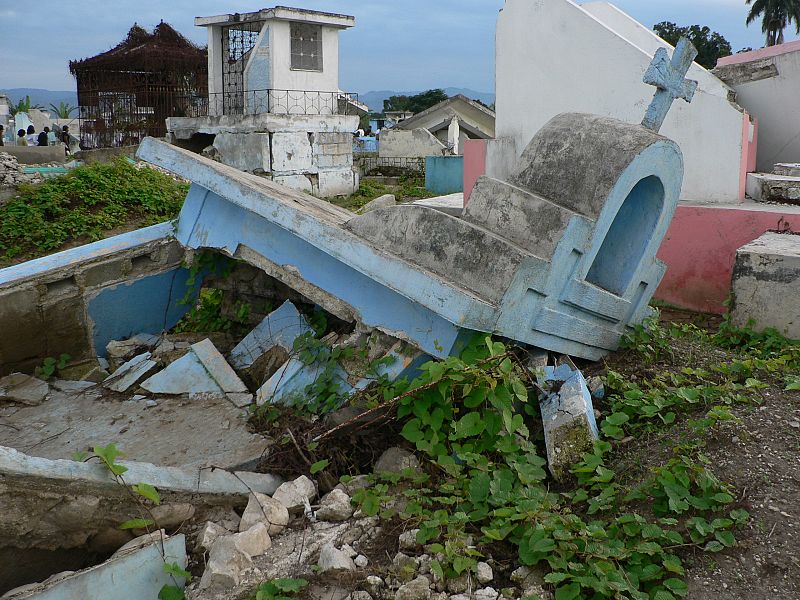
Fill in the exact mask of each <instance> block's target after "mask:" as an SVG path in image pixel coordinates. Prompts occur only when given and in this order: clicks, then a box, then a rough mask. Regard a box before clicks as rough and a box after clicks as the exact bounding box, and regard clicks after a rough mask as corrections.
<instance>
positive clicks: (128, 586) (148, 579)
mask: <svg viewBox="0 0 800 600" xmlns="http://www.w3.org/2000/svg"><path fill="white" fill-rule="evenodd" d="M162 552H163V556H162ZM188 562H189V561H188V557H187V555H186V537H185V536H184V535H183V534H179V535H174V536H171V537H169V538H167V539H166V540H164V542H163V546H162V544H161V543H156V544H150V545H149V546H145V547H144V548H140V549H139V550H136V551H134V552H130V553H124V554H120V555H119V556H116V557H113V558H111V559H110V560H108V561H106V562H104V563H102V564H99V565H97V566H94V567H90V568H88V569H84V570H82V571H77V572H75V573H71V574H69V575H67V576H66V577H63V578H61V577H59V578H57V579H56V580H54V581H52V582H43V583H42V584H40V585H38V586H25V588H26V589H25V590H20V591H19V592H18V593H13V590H12V593H10V594H9V595H8V600H78V599H79V598H80V599H81V600H94V599H97V598H107V597H109V596H113V597H114V598H115V600H142V599H143V598H158V597H159V592H160V591H161V588H163V587H164V586H178V587H181V588H183V586H184V585H185V583H186V582H185V580H184V579H183V578H182V577H172V576H170V575H168V574H167V573H165V572H164V564H165V563H167V564H171V563H177V564H178V565H179V566H180V567H181V568H182V569H185V568H186V566H187V564H188ZM112 590H113V591H112ZM3 598H6V596H3Z"/></svg>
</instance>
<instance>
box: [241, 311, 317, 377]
mask: <svg viewBox="0 0 800 600" xmlns="http://www.w3.org/2000/svg"><path fill="white" fill-rule="evenodd" d="M312 331H313V329H311V326H310V325H309V324H308V321H306V318H305V317H304V316H303V315H301V314H300V313H299V312H298V310H297V308H296V307H295V305H294V304H292V303H291V302H290V301H289V300H287V301H286V302H284V303H283V304H281V306H280V307H279V308H277V309H276V310H274V311H272V312H271V313H270V314H269V315H267V316H266V317H265V318H264V320H263V321H261V323H259V324H258V325H257V326H256V327H255V329H253V330H252V331H251V332H250V333H248V334H247V335H246V336H245V338H244V339H243V340H242V341H241V342H239V344H237V346H236V347H235V348H234V349H233V350H232V351H231V357H230V360H231V365H233V366H234V367H235V368H237V369H246V368H248V367H250V366H252V365H253V363H254V362H256V361H257V360H258V359H259V358H261V357H262V356H263V355H264V354H266V353H267V352H268V351H270V350H271V349H272V348H274V347H275V346H281V347H282V348H283V349H284V350H286V352H291V351H292V350H293V348H294V342H295V340H296V339H297V338H298V337H300V336H301V335H304V334H306V333H311V332H312Z"/></svg>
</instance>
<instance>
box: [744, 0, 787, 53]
mask: <svg viewBox="0 0 800 600" xmlns="http://www.w3.org/2000/svg"><path fill="white" fill-rule="evenodd" d="M745 4H747V5H748V6H750V12H749V13H748V14H747V21H746V23H747V24H748V25H750V23H753V22H755V21H757V20H758V19H759V18H761V31H762V32H763V33H765V34H766V36H767V46H776V45H778V44H782V43H783V30H784V29H786V28H787V27H788V26H789V25H791V24H792V22H794V24H795V29H796V32H797V33H800V0H745Z"/></svg>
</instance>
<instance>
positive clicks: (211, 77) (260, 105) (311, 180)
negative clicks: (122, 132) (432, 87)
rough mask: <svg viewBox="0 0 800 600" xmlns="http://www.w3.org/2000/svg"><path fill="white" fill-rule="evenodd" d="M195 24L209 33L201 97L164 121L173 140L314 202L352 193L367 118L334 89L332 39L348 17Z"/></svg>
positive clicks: (284, 10) (246, 18)
mask: <svg viewBox="0 0 800 600" xmlns="http://www.w3.org/2000/svg"><path fill="white" fill-rule="evenodd" d="M195 25H197V26H199V27H205V28H206V29H207V30H208V95H207V97H203V96H199V97H197V98H188V99H185V101H184V102H183V103H182V105H183V106H185V107H186V108H185V113H186V114H185V116H180V117H171V118H169V119H167V131H168V136H169V138H170V139H171V141H172V142H173V143H175V144H178V145H181V146H186V147H190V148H192V149H194V150H196V151H201V150H203V151H205V153H206V154H207V155H211V156H214V157H215V158H217V159H218V160H220V161H221V162H223V163H225V164H228V165H230V166H234V167H237V168H239V169H242V170H244V171H250V172H255V173H259V174H264V175H267V176H270V177H272V179H274V180H275V181H277V182H279V183H282V184H285V185H289V186H291V187H294V188H297V189H303V190H306V191H309V192H312V193H314V194H317V195H320V196H335V195H340V194H349V193H352V192H353V191H354V190H355V189H356V188H357V187H358V176H357V174H356V172H355V171H354V170H353V156H352V137H353V132H355V131H356V130H357V129H358V122H359V117H360V116H361V115H363V114H365V113H366V112H367V110H368V109H367V107H366V106H364V105H362V104H360V103H359V102H358V96H357V95H356V94H351V93H347V92H343V91H341V90H340V89H339V33H340V32H341V31H343V30H345V29H347V28H349V27H353V26H354V25H355V18H354V17H352V16H349V15H340V14H334V13H325V12H320V11H314V10H304V9H299V8H289V7H285V6H277V7H274V8H268V9H263V10H260V11H256V12H250V13H237V14H226V15H217V16H212V17H197V18H196V19H195ZM209 146H211V148H209Z"/></svg>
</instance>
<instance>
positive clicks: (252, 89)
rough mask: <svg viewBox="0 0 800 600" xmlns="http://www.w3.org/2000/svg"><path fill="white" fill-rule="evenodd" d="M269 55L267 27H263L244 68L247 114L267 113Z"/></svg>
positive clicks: (269, 73)
mask: <svg viewBox="0 0 800 600" xmlns="http://www.w3.org/2000/svg"><path fill="white" fill-rule="evenodd" d="M270 53H271V51H270V46H269V27H268V26H265V27H264V28H263V29H262V31H261V37H260V39H259V40H258V44H257V45H256V47H255V48H254V49H253V50H252V53H251V56H250V60H249V61H248V63H247V66H246V67H245V73H244V77H245V83H246V85H245V101H246V103H247V112H248V114H254V113H262V112H269V109H270V107H269V93H268V92H267V91H266V90H268V89H270V88H271V87H272V85H271V83H272V75H271V72H270V62H271V60H272V59H271V56H270Z"/></svg>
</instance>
